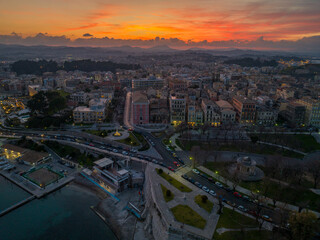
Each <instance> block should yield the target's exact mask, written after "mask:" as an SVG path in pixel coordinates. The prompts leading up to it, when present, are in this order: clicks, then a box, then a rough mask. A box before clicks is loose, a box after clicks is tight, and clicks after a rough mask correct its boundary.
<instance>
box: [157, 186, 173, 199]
mask: <svg viewBox="0 0 320 240" xmlns="http://www.w3.org/2000/svg"><path fill="white" fill-rule="evenodd" d="M160 185H161V190H162V194H163V198H164V200H165V201H166V202H170V201H171V200H172V199H174V194H173V193H172V192H171V195H170V196H167V190H168V188H166V187H165V186H163V185H162V184H160Z"/></svg>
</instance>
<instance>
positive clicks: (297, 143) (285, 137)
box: [252, 133, 320, 152]
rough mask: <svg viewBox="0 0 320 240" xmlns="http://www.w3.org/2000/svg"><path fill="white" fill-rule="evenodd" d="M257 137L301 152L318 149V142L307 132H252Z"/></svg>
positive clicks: (319, 148)
mask: <svg viewBox="0 0 320 240" xmlns="http://www.w3.org/2000/svg"><path fill="white" fill-rule="evenodd" d="M252 135H255V136H257V137H258V138H259V140H260V141H264V142H270V143H274V144H279V145H283V146H286V147H290V148H293V149H296V150H299V151H302V152H311V151H315V150H320V143H318V142H317V141H316V140H315V138H314V137H313V136H311V135H308V134H280V133H279V134H252Z"/></svg>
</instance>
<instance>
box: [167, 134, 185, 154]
mask: <svg viewBox="0 0 320 240" xmlns="http://www.w3.org/2000/svg"><path fill="white" fill-rule="evenodd" d="M179 135H180V134H179V133H175V134H173V135H172V136H171V138H170V141H171V145H172V146H173V147H175V150H176V151H183V150H182V149H181V148H180V147H179V146H178V145H177V144H176V140H177V138H178V137H179Z"/></svg>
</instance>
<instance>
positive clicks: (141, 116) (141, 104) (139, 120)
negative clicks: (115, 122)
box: [131, 92, 149, 125]
mask: <svg viewBox="0 0 320 240" xmlns="http://www.w3.org/2000/svg"><path fill="white" fill-rule="evenodd" d="M131 114H132V122H133V124H134V125H139V124H148V123H149V100H148V98H147V96H146V95H145V94H143V93H141V92H134V93H133V96H132V108H131Z"/></svg>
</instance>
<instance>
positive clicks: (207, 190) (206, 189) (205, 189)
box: [202, 186, 210, 192]
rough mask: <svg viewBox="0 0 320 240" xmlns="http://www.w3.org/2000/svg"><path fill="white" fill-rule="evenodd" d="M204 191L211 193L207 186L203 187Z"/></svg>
mask: <svg viewBox="0 0 320 240" xmlns="http://www.w3.org/2000/svg"><path fill="white" fill-rule="evenodd" d="M202 190H203V191H205V192H209V191H210V190H209V188H207V187H206V186H203V187H202Z"/></svg>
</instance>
